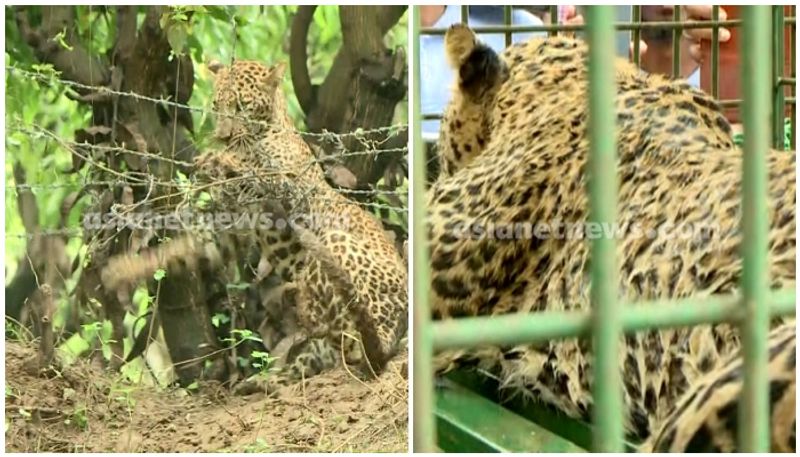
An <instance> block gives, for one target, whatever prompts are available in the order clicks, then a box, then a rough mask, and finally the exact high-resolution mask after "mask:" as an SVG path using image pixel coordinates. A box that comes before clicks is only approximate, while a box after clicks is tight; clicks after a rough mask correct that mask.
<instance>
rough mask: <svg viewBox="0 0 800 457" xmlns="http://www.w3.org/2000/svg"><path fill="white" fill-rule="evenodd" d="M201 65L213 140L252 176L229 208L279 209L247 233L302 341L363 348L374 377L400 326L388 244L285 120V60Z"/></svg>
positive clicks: (392, 350)
mask: <svg viewBox="0 0 800 457" xmlns="http://www.w3.org/2000/svg"><path fill="white" fill-rule="evenodd" d="M209 69H210V70H211V71H212V72H213V74H214V94H213V108H214V111H215V112H216V113H217V125H216V129H215V131H214V136H215V137H216V139H217V140H219V141H221V142H222V143H224V144H225V149H224V151H223V154H225V155H226V157H228V158H229V162H238V163H239V164H242V165H243V166H239V167H233V168H234V169H238V170H239V171H243V170H248V169H249V170H255V171H256V173H255V174H256V176H253V177H255V178H257V179H249V180H244V181H242V183H243V184H244V185H245V186H248V187H249V189H248V190H250V192H248V190H245V189H242V188H241V186H239V188H238V189H236V191H238V195H237V197H238V198H237V202H236V203H238V204H240V205H241V204H243V202H242V201H241V196H242V195H248V196H250V197H251V198H252V197H253V196H257V197H258V198H256V199H255V200H256V201H258V200H260V199H272V200H274V201H278V202H279V206H280V208H281V209H282V210H284V211H285V216H284V218H283V219H284V220H287V221H291V223H290V224H287V225H286V226H285V227H283V228H277V227H275V228H271V229H270V228H267V229H265V230H260V229H259V230H257V231H256V237H257V239H258V243H259V247H260V249H261V252H262V255H264V256H265V257H266V258H268V259H269V260H270V262H271V263H276V264H277V266H276V270H277V271H278V272H279V273H280V274H281V276H282V277H283V278H284V279H285V280H286V281H287V282H290V283H293V284H294V285H295V286H296V287H295V288H294V289H293V293H294V297H293V299H294V301H295V306H296V314H297V318H298V321H299V322H300V324H301V327H302V328H303V329H304V330H305V333H306V334H307V336H308V337H310V338H325V339H327V340H329V341H330V342H331V343H332V344H333V346H334V347H337V346H339V345H342V344H343V345H345V346H347V349H345V350H344V352H345V353H346V354H349V355H350V358H351V359H354V360H356V359H358V358H359V355H360V354H361V353H362V352H363V354H364V355H365V359H364V360H363V362H364V363H365V364H366V366H367V367H368V370H369V371H370V372H373V373H376V374H377V373H380V372H381V371H382V370H383V369H384V367H385V366H386V363H387V362H388V361H389V360H390V359H391V358H392V357H393V356H394V355H395V354H396V353H397V351H398V349H399V345H400V341H401V340H402V338H403V337H404V334H405V332H406V329H407V311H408V305H407V301H408V300H407V290H406V288H407V279H406V269H405V267H404V263H403V261H402V259H401V257H400V255H399V253H398V252H397V249H396V248H395V246H394V243H393V242H392V241H391V240H390V239H389V237H388V235H387V233H386V232H385V231H384V230H383V227H382V225H381V223H380V221H379V220H378V219H376V218H375V217H374V216H372V215H371V214H370V213H368V212H367V211H365V210H364V209H363V208H361V207H360V206H358V205H357V204H355V203H354V202H352V201H351V200H349V199H348V198H347V197H345V196H343V195H341V194H340V193H339V192H337V191H336V190H335V189H334V188H332V187H331V186H330V185H329V184H328V183H327V182H326V180H325V175H324V172H323V170H322V167H321V166H320V164H319V162H318V161H317V160H316V157H315V155H314V153H313V151H312V150H311V148H310V146H309V145H308V144H307V143H306V142H305V141H304V139H303V138H302V137H301V135H300V134H299V133H298V132H297V131H296V129H295V128H294V125H293V123H292V121H291V118H290V117H289V111H288V107H287V101H286V96H285V94H284V92H283V88H282V81H283V76H284V72H285V69H286V64H285V63H277V64H274V65H266V64H263V63H261V62H258V61H249V60H236V61H234V62H233V63H232V64H231V65H230V66H223V65H220V64H219V63H212V64H211V65H209ZM208 163H211V164H213V165H214V166H212V167H208V166H207V165H208ZM217 165H219V164H218V163H216V162H215V161H214V160H210V161H206V160H201V161H200V163H199V165H198V169H199V170H200V172H201V174H204V175H205V176H207V177H208V176H212V175H214V174H217V176H218V177H222V176H219V173H223V174H230V173H228V171H229V170H231V167H218V166H217ZM240 176H248V174H246V173H240ZM236 191H234V194H236V193H237V192H236ZM239 207H241V206H239ZM304 225H307V227H303V226H304ZM353 335H357V336H358V338H351V337H352V336H353ZM346 336H348V337H346ZM311 360H313V358H311ZM305 368H307V367H304V371H306V372H308V371H309V370H307V369H305Z"/></svg>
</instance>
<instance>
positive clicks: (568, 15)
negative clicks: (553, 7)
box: [561, 5, 583, 25]
mask: <svg viewBox="0 0 800 457" xmlns="http://www.w3.org/2000/svg"><path fill="white" fill-rule="evenodd" d="M561 8H562V10H561V15H562V16H563V21H564V24H567V25H583V15H582V14H579V13H578V8H577V7H576V6H575V5H564V6H562V7H561Z"/></svg>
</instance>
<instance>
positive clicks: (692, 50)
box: [681, 5, 731, 63]
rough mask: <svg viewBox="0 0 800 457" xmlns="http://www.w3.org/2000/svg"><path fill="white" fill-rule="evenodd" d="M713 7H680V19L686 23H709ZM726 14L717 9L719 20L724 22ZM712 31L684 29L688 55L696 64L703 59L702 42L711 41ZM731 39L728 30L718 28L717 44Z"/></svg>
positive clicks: (722, 10) (709, 29)
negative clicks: (687, 42)
mask: <svg viewBox="0 0 800 457" xmlns="http://www.w3.org/2000/svg"><path fill="white" fill-rule="evenodd" d="M712 13H713V7H712V6H711V5H686V6H682V7H681V17H682V18H683V20H686V21H710V20H711V19H712ZM727 18H728V14H727V13H726V12H725V10H724V9H722V8H720V9H719V20H720V21H724V20H726V19H727ZM713 33H714V30H713V29H711V28H708V29H684V30H683V38H684V39H686V40H688V41H689V43H690V44H689V55H691V56H692V59H694V60H695V61H696V62H698V63H700V62H702V61H703V59H704V57H705V56H704V55H703V53H702V51H701V49H702V45H701V43H702V40H711V39H712V37H713ZM730 39H731V32H730V30H728V29H726V28H724V27H720V29H719V42H720V43H725V42H727V41H728V40H730Z"/></svg>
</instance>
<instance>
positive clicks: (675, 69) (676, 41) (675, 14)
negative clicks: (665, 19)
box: [672, 5, 683, 78]
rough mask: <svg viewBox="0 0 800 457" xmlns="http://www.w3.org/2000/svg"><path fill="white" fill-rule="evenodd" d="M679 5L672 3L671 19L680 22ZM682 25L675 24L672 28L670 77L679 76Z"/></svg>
mask: <svg viewBox="0 0 800 457" xmlns="http://www.w3.org/2000/svg"><path fill="white" fill-rule="evenodd" d="M680 20H681V6H680V5H673V10H672V21H673V22H675V23H676V24H680ZM682 33H683V27H680V25H679V26H676V27H674V28H673V29H672V77H673V78H680V77H681V34H682Z"/></svg>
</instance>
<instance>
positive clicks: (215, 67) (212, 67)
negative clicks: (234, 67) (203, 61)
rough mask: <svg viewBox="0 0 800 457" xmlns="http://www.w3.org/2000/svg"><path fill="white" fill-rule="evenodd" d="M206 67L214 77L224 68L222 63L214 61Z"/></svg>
mask: <svg viewBox="0 0 800 457" xmlns="http://www.w3.org/2000/svg"><path fill="white" fill-rule="evenodd" d="M207 67H208V69H209V70H211V73H214V74H215V75H216V74H217V73H219V71H220V70H222V69H223V68H225V65H222V62H220V61H219V60H216V59H214V60H212V61H211V62H208V65H207Z"/></svg>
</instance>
